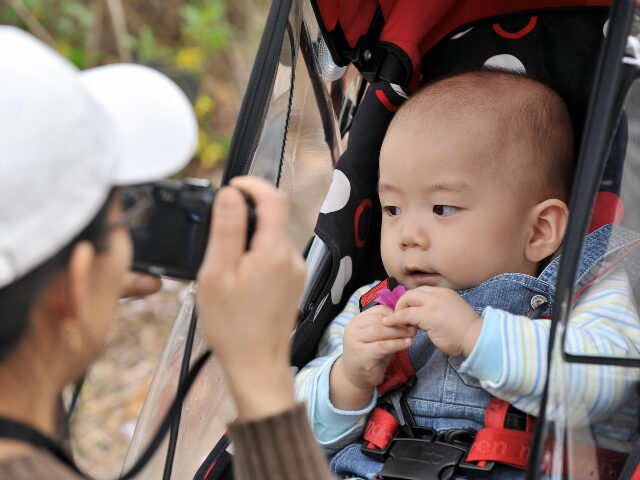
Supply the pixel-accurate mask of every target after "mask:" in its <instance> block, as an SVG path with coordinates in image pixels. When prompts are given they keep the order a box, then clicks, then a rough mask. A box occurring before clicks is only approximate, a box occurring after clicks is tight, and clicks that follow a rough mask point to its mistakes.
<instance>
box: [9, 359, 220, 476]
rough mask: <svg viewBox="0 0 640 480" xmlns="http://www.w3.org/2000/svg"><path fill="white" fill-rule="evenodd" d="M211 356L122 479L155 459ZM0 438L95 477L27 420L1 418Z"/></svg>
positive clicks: (197, 367) (195, 369)
mask: <svg viewBox="0 0 640 480" xmlns="http://www.w3.org/2000/svg"><path fill="white" fill-rule="evenodd" d="M210 356H211V350H207V351H206V352H205V353H203V354H202V355H201V356H200V357H199V358H198V359H197V360H196V361H195V363H194V364H193V367H192V368H191V370H190V372H189V375H188V376H187V378H186V381H185V382H184V384H183V385H180V387H179V388H178V392H177V393H176V397H175V398H174V400H173V402H172V403H171V407H170V408H169V411H168V412H167V413H166V414H165V416H164V418H163V419H162V423H161V424H160V426H159V427H158V430H156V433H155V435H154V436H153V438H152V439H151V441H150V442H149V445H147V448H146V449H145V450H144V451H143V453H142V455H141V456H140V458H139V459H138V461H137V462H136V463H135V464H134V465H133V466H132V467H131V468H130V469H129V470H128V471H127V472H125V473H124V474H122V475H121V476H120V477H118V480H129V479H131V478H133V477H135V476H136V475H137V474H138V473H140V471H142V469H143V468H144V467H145V466H146V465H147V463H148V462H149V460H151V457H153V454H154V453H155V451H156V450H157V449H158V447H159V446H160V443H162V440H163V439H164V437H165V435H166V434H167V432H168V431H169V427H170V426H171V424H172V423H173V419H174V418H175V417H176V415H177V414H178V413H179V412H180V410H181V409H182V402H183V401H184V399H185V397H186V396H187V393H188V392H189V389H190V388H191V385H193V382H194V381H195V379H196V377H197V376H198V373H199V372H200V370H201V369H202V367H203V366H204V364H205V362H206V361H207V360H208V359H209V357H210ZM0 438H4V439H8V440H18V441H20V442H25V443H29V444H31V445H33V446H34V447H37V448H40V449H43V450H48V451H49V452H50V453H51V454H52V455H53V456H54V457H56V458H57V459H58V460H60V461H61V462H62V463H64V464H65V465H67V466H68V467H69V468H71V469H72V470H73V471H75V472H77V473H78V474H79V475H80V476H81V477H83V478H87V479H90V478H91V477H90V476H88V475H87V474H85V473H83V472H82V471H81V470H80V469H79V468H78V466H77V465H76V464H75V462H74V461H73V459H72V458H71V457H70V456H69V455H68V454H67V453H66V452H65V451H64V450H63V449H62V448H61V447H60V445H59V444H58V443H56V442H55V441H54V440H52V439H51V438H49V437H47V436H46V435H44V434H43V433H41V432H39V431H38V430H36V429H35V428H33V427H31V426H29V425H27V424H26V423H23V422H20V421H17V420H12V419H10V418H6V417H0Z"/></svg>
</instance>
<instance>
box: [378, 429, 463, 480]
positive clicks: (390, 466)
mask: <svg viewBox="0 0 640 480" xmlns="http://www.w3.org/2000/svg"><path fill="white" fill-rule="evenodd" d="M465 454H466V451H465V450H464V449H463V448H460V447H457V446H455V445H451V444H447V443H442V442H429V441H425V440H421V439H419V438H396V439H395V440H393V442H392V446H391V449H390V451H389V458H387V461H386V462H385V463H384V466H383V467H382V470H380V473H378V477H379V478H381V479H383V480H391V479H393V480H449V479H450V478H451V477H453V474H454V472H455V470H456V466H457V465H458V464H459V463H460V460H461V459H462V458H463V457H464V455H465Z"/></svg>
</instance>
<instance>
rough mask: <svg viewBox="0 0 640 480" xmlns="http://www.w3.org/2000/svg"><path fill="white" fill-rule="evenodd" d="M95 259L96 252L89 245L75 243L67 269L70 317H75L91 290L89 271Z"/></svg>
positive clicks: (84, 242) (86, 243) (87, 243)
mask: <svg viewBox="0 0 640 480" xmlns="http://www.w3.org/2000/svg"><path fill="white" fill-rule="evenodd" d="M95 258H96V250H95V248H94V246H93V245H91V243H89V242H86V241H83V242H79V243H77V244H76V245H75V246H74V247H73V250H72V251H71V256H70V258H69V264H68V267H67V296H68V299H69V305H70V308H71V311H70V312H69V315H70V316H71V317H77V316H78V313H79V312H80V311H82V309H83V305H84V304H85V303H86V302H87V298H88V296H89V293H90V288H91V271H92V269H93V265H94V262H95Z"/></svg>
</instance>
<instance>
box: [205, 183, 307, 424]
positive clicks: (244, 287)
mask: <svg viewBox="0 0 640 480" xmlns="http://www.w3.org/2000/svg"><path fill="white" fill-rule="evenodd" d="M231 185H232V186H234V187H237V188H239V189H242V190H243V191H244V192H246V193H247V194H248V195H249V196H250V197H251V198H252V199H253V201H254V202H255V211H256V219H257V220H256V231H255V233H254V235H253V238H252V240H251V243H250V245H249V250H248V251H245V245H246V237H247V212H248V208H247V204H246V202H245V200H244V198H243V197H242V195H241V194H240V192H239V191H238V190H236V189H234V188H223V189H221V190H220V191H219V192H218V194H217V196H216V201H215V204H214V208H213V219H212V226H211V233H210V235H209V243H208V245H207V251H206V253H205V257H204V260H203V263H202V266H201V268H200V271H199V272H198V284H199V285H198V295H197V298H196V304H197V306H198V311H199V318H200V325H201V326H202V329H203V331H204V336H205V338H206V340H207V342H208V343H209V344H210V345H211V347H212V348H213V351H214V352H215V354H216V356H217V358H218V359H219V360H220V362H221V364H222V367H223V368H224V370H225V372H226V374H227V379H228V381H229V383H230V384H231V388H232V391H233V393H234V396H235V397H236V403H237V404H238V410H239V412H240V416H241V417H244V418H245V419H246V418H258V417H260V416H265V415H269V414H273V413H277V412H278V411H281V410H284V409H285V408H288V407H289V406H291V405H293V386H292V385H293V384H292V377H291V373H290V371H289V345H290V334H291V330H292V329H293V326H294V323H295V318H296V313H297V312H296V308H297V304H298V300H299V298H300V295H301V293H302V288H303V285H304V279H305V272H306V270H305V266H304V262H303V260H302V257H301V256H300V254H299V253H298V252H297V251H296V249H295V247H294V246H293V244H292V243H291V240H290V238H289V215H288V202H287V199H286V197H285V196H284V195H282V194H281V193H279V192H278V191H277V190H275V189H274V188H273V187H272V186H271V185H269V184H268V183H266V182H265V181H263V180H260V179H258V178H249V177H243V178H236V179H234V180H233V181H232V182H231Z"/></svg>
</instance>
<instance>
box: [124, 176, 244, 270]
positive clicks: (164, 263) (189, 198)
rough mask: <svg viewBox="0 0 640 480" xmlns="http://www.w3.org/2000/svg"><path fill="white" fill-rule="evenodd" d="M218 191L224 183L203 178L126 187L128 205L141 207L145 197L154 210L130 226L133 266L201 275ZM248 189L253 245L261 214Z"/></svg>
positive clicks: (134, 267) (125, 202)
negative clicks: (216, 184)
mask: <svg viewBox="0 0 640 480" xmlns="http://www.w3.org/2000/svg"><path fill="white" fill-rule="evenodd" d="M217 192H218V189H216V188H214V187H212V186H211V184H210V183H209V181H207V180H203V179H187V180H185V181H182V182H178V181H173V180H161V181H159V182H153V183H147V184H144V185H140V186H138V187H136V188H135V189H127V190H125V191H124V193H123V203H124V208H125V210H126V209H128V208H135V207H136V206H138V207H139V206H140V205H141V204H142V202H145V203H146V205H147V210H148V211H147V212H145V214H144V217H143V218H142V219H141V220H140V221H139V222H138V223H137V224H135V225H132V226H131V227H130V229H131V236H132V239H133V249H134V253H133V269H134V270H136V271H138V272H144V273H151V274H153V275H166V276H170V277H178V278H183V279H187V280H193V279H195V278H196V274H197V272H198V268H200V264H201V263H202V257H203V255H204V251H205V248H206V246H207V240H208V238H209V227H210V223H211V207H212V205H213V201H214V199H215V196H216V193H217ZM243 195H244V197H245V199H246V201H247V204H248V206H249V218H248V231H247V241H246V242H247V243H246V246H248V245H249V241H250V240H251V236H252V235H253V231H254V229H255V222H256V219H255V211H254V209H253V202H252V201H251V198H250V197H249V196H248V195H246V194H244V193H243ZM214 221H215V220H214Z"/></svg>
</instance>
